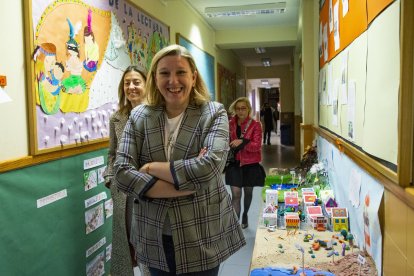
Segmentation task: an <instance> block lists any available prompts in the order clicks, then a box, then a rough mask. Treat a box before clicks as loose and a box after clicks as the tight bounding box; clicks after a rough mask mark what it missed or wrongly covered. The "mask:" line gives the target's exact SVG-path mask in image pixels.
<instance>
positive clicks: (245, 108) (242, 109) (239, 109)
mask: <svg viewBox="0 0 414 276" xmlns="http://www.w3.org/2000/svg"><path fill="white" fill-rule="evenodd" d="M235 110H236V111H245V110H247V107H245V106H242V107H236V108H235Z"/></svg>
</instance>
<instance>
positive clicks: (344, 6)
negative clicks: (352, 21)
mask: <svg viewBox="0 0 414 276" xmlns="http://www.w3.org/2000/svg"><path fill="white" fill-rule="evenodd" d="M348 10H349V3H348V0H342V17H345V15H346V14H347V13H348Z"/></svg>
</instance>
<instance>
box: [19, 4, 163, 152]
mask: <svg viewBox="0 0 414 276" xmlns="http://www.w3.org/2000/svg"><path fill="white" fill-rule="evenodd" d="M24 13H25V18H27V21H26V22H25V40H26V44H27V45H28V47H26V55H25V57H26V60H27V62H26V72H27V74H26V75H27V84H28V85H27V93H28V103H29V106H28V109H29V112H28V114H29V115H28V117H29V118H28V122H29V136H30V137H29V141H30V154H31V155H39V154H43V153H48V152H54V151H60V150H63V149H70V148H77V147H90V146H93V145H96V144H98V143H103V142H107V141H108V136H109V118H110V116H111V115H112V114H113V113H114V112H116V110H117V109H118V85H119V82H120V80H121V78H122V74H123V72H124V70H125V69H126V68H127V67H128V66H129V65H137V66H138V67H139V68H141V69H142V70H144V71H147V68H149V65H150V63H151V60H152V57H153V56H154V55H155V53H156V52H157V51H158V50H159V49H161V48H163V47H165V46H166V45H168V44H169V43H170V27H169V26H168V25H166V24H165V23H163V22H162V21H160V20H158V19H156V18H155V17H153V16H152V15H150V14H148V13H146V12H145V11H144V10H142V9H141V8H140V7H138V6H136V5H135V4H133V3H132V2H131V1H129V0H117V1H101V0H88V1H83V0H29V1H24Z"/></svg>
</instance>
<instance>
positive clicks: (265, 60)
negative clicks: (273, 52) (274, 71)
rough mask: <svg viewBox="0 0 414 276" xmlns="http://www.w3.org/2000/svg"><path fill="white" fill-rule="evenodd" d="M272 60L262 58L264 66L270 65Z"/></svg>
mask: <svg viewBox="0 0 414 276" xmlns="http://www.w3.org/2000/svg"><path fill="white" fill-rule="evenodd" d="M271 62H272V60H271V59H270V58H262V63H263V66H264V67H269V66H270V65H271Z"/></svg>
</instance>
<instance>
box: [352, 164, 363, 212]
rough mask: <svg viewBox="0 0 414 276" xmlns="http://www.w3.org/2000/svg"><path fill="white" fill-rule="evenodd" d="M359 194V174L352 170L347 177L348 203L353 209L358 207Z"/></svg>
mask: <svg viewBox="0 0 414 276" xmlns="http://www.w3.org/2000/svg"><path fill="white" fill-rule="evenodd" d="M360 192H361V174H360V173H359V172H358V171H357V170H355V169H352V171H351V175H350V177H349V201H351V204H352V206H354V207H355V208H358V207H359V196H360V195H359V194H360Z"/></svg>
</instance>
